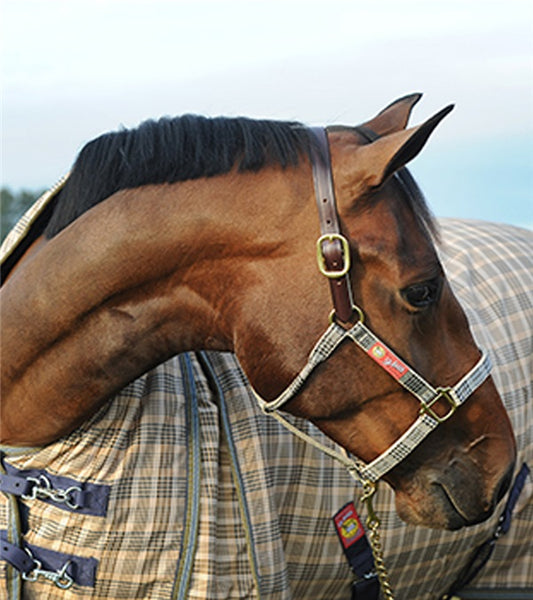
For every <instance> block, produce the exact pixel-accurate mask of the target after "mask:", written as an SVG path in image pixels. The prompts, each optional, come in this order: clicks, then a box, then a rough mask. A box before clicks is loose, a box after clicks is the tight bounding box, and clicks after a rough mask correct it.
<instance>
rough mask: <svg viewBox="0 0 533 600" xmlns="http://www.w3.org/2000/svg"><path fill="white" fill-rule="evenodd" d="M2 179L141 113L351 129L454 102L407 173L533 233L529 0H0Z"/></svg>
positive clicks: (48, 163) (60, 156) (461, 210)
mask: <svg viewBox="0 0 533 600" xmlns="http://www.w3.org/2000/svg"><path fill="white" fill-rule="evenodd" d="M0 6H1V14H0V17H1V29H0V34H1V48H0V49H1V53H0V56H1V72H2V121H1V129H2V159H1V183H2V185H6V186H9V187H11V188H12V189H14V190H17V189H20V188H29V189H41V188H46V187H50V186H51V185H53V184H54V183H55V181H56V180H57V179H59V178H60V177H61V176H62V175H63V174H64V173H66V172H67V171H68V170H69V168H70V166H71V164H72V163H73V161H74V159H75V157H76V154H77V153H78V152H79V150H80V149H81V147H82V146H83V145H84V144H85V143H86V142H88V141H89V140H91V139H93V138H94V137H96V136H98V135H100V134H101V133H104V132H106V131H110V130H116V129H117V128H120V127H123V126H125V127H134V126H136V125H138V124H139V123H140V122H142V121H143V120H145V119H147V118H158V117H161V116H166V115H171V116H173V115H179V114H183V113H196V114H204V115H208V116H217V115H228V116H234V115H246V116H251V117H261V118H276V119H289V120H298V121H302V122H304V123H306V124H309V125H329V124H334V123H342V124H348V125H349V124H353V125H355V124H357V123H361V122H363V121H365V120H367V119H368V118H370V117H372V116H373V115H375V114H376V113H377V112H379V111H380V110H381V109H382V108H383V107H385V106H386V105H388V104H389V103H390V102H391V101H393V100H394V99H396V98H399V97H401V96H403V95H405V94H408V93H411V92H423V93H424V97H423V99H422V100H421V102H420V103H419V104H418V105H417V107H416V108H415V111H414V114H413V117H412V123H413V124H417V123H420V122H422V121H423V120H425V119H426V118H428V117H429V116H431V115H432V114H433V113H435V112H437V111H438V110H439V109H440V108H442V107H444V106H446V105H448V104H451V103H453V104H455V109H454V111H453V112H452V113H451V114H450V115H449V116H448V117H447V118H446V119H445V120H444V122H443V123H442V124H441V125H440V126H439V128H438V129H437V131H436V132H435V133H434V134H433V136H432V138H431V140H430V141H429V143H428V144H427V146H426V147H425V148H424V150H423V152H422V153H421V154H420V156H419V157H417V158H416V159H415V160H414V161H413V163H411V171H412V173H413V175H414V176H415V178H416V179H417V181H418V182H419V184H420V185H421V187H422V190H423V191H424V193H425V195H426V197H427V200H428V202H429V204H430V206H431V208H432V209H433V211H434V212H435V214H437V215H438V216H453V217H465V218H476V219H485V220H491V221H497V222H505V223H511V224H514V225H519V226H525V227H529V228H531V227H533V194H532V192H533V169H532V166H533V135H532V134H533V2H531V0H505V1H502V0H442V1H441V0H365V1H362V0H324V1H320V2H318V1H315V0H227V1H225V0H219V1H216V0H210V1H207V0H192V1H191V0H185V1H180V0H1V5H0Z"/></svg>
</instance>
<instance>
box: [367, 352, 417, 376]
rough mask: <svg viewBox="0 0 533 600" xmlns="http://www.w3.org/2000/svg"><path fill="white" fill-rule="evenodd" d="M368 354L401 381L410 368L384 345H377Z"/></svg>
mask: <svg viewBox="0 0 533 600" xmlns="http://www.w3.org/2000/svg"><path fill="white" fill-rule="evenodd" d="M367 354H368V355H369V356H370V358H372V359H373V360H375V361H376V362H377V363H378V365H381V366H382V367H383V368H384V369H385V371H387V373H389V375H392V376H393V377H394V379H400V377H402V376H403V375H405V374H406V373H407V371H408V367H407V365H406V364H405V363H403V362H402V361H401V360H400V359H399V358H398V357H397V356H396V354H394V352H392V350H389V349H388V348H387V347H386V346H383V345H382V344H379V343H375V344H374V345H373V346H372V347H371V348H370V350H368V352H367Z"/></svg>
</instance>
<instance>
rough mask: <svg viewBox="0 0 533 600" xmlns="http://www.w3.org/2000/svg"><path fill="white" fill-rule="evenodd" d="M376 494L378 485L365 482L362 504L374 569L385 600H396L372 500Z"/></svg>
mask: <svg viewBox="0 0 533 600" xmlns="http://www.w3.org/2000/svg"><path fill="white" fill-rule="evenodd" d="M375 493H376V484H374V483H372V482H371V481H365V482H363V495H362V496H361V502H363V503H364V504H365V505H366V509H367V513H368V516H367V518H366V527H367V530H368V537H369V539H370V547H371V548H372V556H373V557H374V567H375V569H376V573H377V576H378V579H379V585H380V587H381V592H382V594H383V598H384V599H385V600H394V592H393V591H392V587H391V584H390V578H389V572H388V571H387V566H386V565H385V560H384V558H383V546H382V545H381V536H380V534H379V526H380V524H381V521H380V520H379V518H378V516H377V515H376V513H375V512H374V507H373V505H372V499H373V497H374V494H375Z"/></svg>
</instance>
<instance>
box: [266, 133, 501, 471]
mask: <svg viewBox="0 0 533 600" xmlns="http://www.w3.org/2000/svg"><path fill="white" fill-rule="evenodd" d="M311 131H312V133H313V134H314V135H315V137H316V141H317V147H316V148H315V147H313V150H312V154H311V156H312V165H313V179H314V184H315V193H316V201H317V207H318V214H319V219H320V229H321V236H320V238H319V239H318V242H317V258H318V266H319V269H320V271H321V273H322V274H323V275H325V276H326V277H327V278H328V280H329V283H330V289H331V296H332V300H333V307H334V311H333V313H332V318H331V319H330V320H331V323H330V325H329V327H328V328H327V330H326V331H325V333H324V334H323V335H322V336H321V338H320V339H319V340H318V342H317V343H316V345H315V347H314V348H313V349H312V350H311V353H310V354H309V357H308V360H307V364H306V365H305V366H304V368H303V369H302V370H301V371H300V373H299V374H298V375H297V376H296V377H295V379H294V380H293V381H292V382H291V383H290V384H289V386H288V387H287V388H286V389H285V390H284V391H283V392H282V393H281V394H280V395H279V396H278V397H277V398H275V399H274V400H272V401H270V402H267V401H265V400H264V399H262V398H261V397H260V396H259V395H258V394H257V393H255V396H256V398H257V400H258V402H259V405H260V406H261V408H262V410H263V411H264V412H265V413H267V414H270V415H272V416H273V417H274V418H276V419H277V420H278V421H280V422H281V423H282V424H283V425H284V426H285V427H287V428H288V429H289V430H290V431H292V432H293V433H294V434H295V435H297V436H298V437H300V438H302V439H304V440H305V441H306V442H308V443H310V444H311V445H313V446H315V447H317V448H318V449H320V450H321V451H322V452H325V453H326V454H328V455H330V456H332V457H333V458H335V459H337V460H338V461H340V462H341V463H342V464H344V465H345V466H346V467H347V468H348V470H349V471H350V473H351V474H352V476H353V477H354V478H355V479H357V480H359V481H362V482H372V483H375V482H376V481H378V480H379V479H381V478H382V477H383V476H384V475H385V474H386V473H387V472H388V471H390V470H391V469H392V468H394V467H395V466H396V465H397V464H398V463H400V462H401V461H402V460H404V458H406V457H407V456H408V455H409V454H410V453H411V452H412V451H413V450H414V449H415V448H416V447H417V446H418V445H419V444H420V443H421V442H422V441H423V440H424V439H425V438H426V437H427V436H428V435H429V434H430V433H431V432H432V431H433V430H434V429H435V428H436V427H437V426H438V425H439V424H440V423H443V422H444V421H446V420H447V419H449V418H450V417H451V416H452V415H453V413H454V412H455V411H456V410H457V408H458V407H459V406H461V405H462V404H463V403H464V402H465V401H466V400H467V399H468V398H469V397H470V395H471V394H472V393H473V392H474V391H475V390H476V389H477V388H478V387H479V386H480V385H481V384H482V383H483V382H484V381H485V380H486V379H487V377H488V376H489V374H490V371H491V362H490V359H489V356H488V354H486V353H482V356H481V358H480V360H479V361H478V362H477V363H476V364H475V365H474V367H473V368H472V369H471V370H470V371H469V372H468V373H467V374H466V375H465V376H464V377H463V378H462V379H461V380H460V381H459V382H458V383H457V384H456V385H454V386H453V387H437V388H435V387H433V386H432V385H431V384H430V383H428V382H427V381H426V380H425V379H424V378H423V377H422V376H421V375H419V374H418V373H416V371H414V370H413V369H412V368H411V367H410V366H409V365H408V364H406V363H405V362H404V361H403V360H402V359H400V358H399V357H398V356H397V355H396V354H395V353H394V352H393V351H392V350H391V349H390V348H389V347H388V346H387V345H386V344H385V343H384V342H383V341H382V340H381V339H380V338H379V337H378V336H376V335H375V334H374V333H373V332H372V331H371V330H370V329H369V328H368V327H367V326H366V325H365V324H364V322H363V321H364V314H363V311H362V310H361V309H360V308H359V307H358V306H356V305H355V304H354V303H353V299H352V292H351V285H350V276H349V272H350V247H349V242H348V240H347V239H346V238H345V237H344V236H343V235H342V233H341V229H340V225H339V219H338V215H337V208H336V202H335V193H334V189H333V180H332V173H331V159H330V155H329V145H328V139H327V133H326V131H325V129H323V128H312V129H311ZM354 316H355V317H356V318H357V321H356V323H355V324H354V325H349V326H348V327H343V326H341V325H339V324H338V321H340V322H343V323H350V322H353V319H354ZM344 340H351V341H353V342H354V343H355V344H356V345H357V346H359V347H360V348H361V349H362V350H363V351H364V352H365V353H366V354H367V355H368V356H369V357H370V358H372V360H374V361H375V362H376V363H377V364H378V365H379V366H380V367H382V368H383V369H384V370H385V371H386V372H387V373H388V374H389V375H391V376H392V377H393V378H394V379H395V380H396V381H397V382H398V383H399V384H400V385H401V386H403V387H404V388H405V389H406V390H408V391H409V392H411V393H412V394H413V395H414V396H415V397H416V398H417V399H418V401H419V402H420V414H419V417H418V418H417V419H416V421H415V422H414V423H413V424H412V425H411V427H409V429H408V430H407V431H406V432H405V433H404V434H403V435H402V436H401V437H400V438H398V439H397V440H396V441H395V442H394V443H393V444H392V445H391V446H389V448H388V449H387V450H385V451H384V452H383V453H382V454H381V455H380V456H378V457H377V458H376V459H374V460H373V461H372V462H371V463H369V464H366V463H364V462H363V461H362V460H360V459H358V458H357V457H354V456H351V455H349V454H348V453H346V454H342V453H341V452H338V451H337V450H336V449H334V448H332V447H331V446H326V445H325V444H322V443H321V442H319V441H318V440H316V439H315V438H313V437H311V436H310V435H308V434H306V433H305V432H303V431H302V430H300V429H298V428H297V427H295V426H294V425H293V424H292V423H291V422H290V421H288V420H287V419H286V418H285V417H284V416H282V415H281V414H280V413H279V412H278V411H279V409H280V408H282V407H283V406H284V405H285V404H286V403H287V402H289V400H291V399H292V398H294V396H295V395H296V394H298V392H299V391H300V390H301V389H302V387H303V386H304V385H305V383H306V381H307V379H308V378H309V377H310V375H311V374H312V373H313V371H314V369H315V368H316V367H317V366H318V365H319V364H320V363H322V362H324V361H325V360H327V359H328V358H329V357H330V356H331V355H332V354H333V353H334V352H335V350H336V349H337V348H338V347H339V345H340V344H341V343H342V342H343V341H344ZM437 402H439V403H441V404H442V403H444V405H445V406H446V409H447V410H446V412H445V414H444V415H441V414H438V413H437V411H436V407H435V405H436V403H437ZM439 412H440V411H439Z"/></svg>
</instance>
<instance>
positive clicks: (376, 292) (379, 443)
mask: <svg viewBox="0 0 533 600" xmlns="http://www.w3.org/2000/svg"><path fill="white" fill-rule="evenodd" d="M418 99H419V96H418V95H415V96H410V97H407V98H404V99H401V100H400V101H398V102H395V103H393V104H392V105H391V106H389V107H388V108H387V109H385V110H384V111H382V112H381V113H380V114H379V115H378V116H377V117H375V118H374V119H373V120H371V121H369V122H368V123H365V124H364V125H362V126H360V127H357V128H348V127H334V128H331V129H330V131H329V134H328V138H329V146H330V152H331V162H332V170H333V182H334V193H335V195H336V197H337V203H338V212H339V219H340V223H341V229H342V232H343V234H344V236H345V237H346V239H347V240H348V241H349V253H350V262H351V264H352V267H351V278H350V280H351V286H352V289H351V297H352V298H353V302H354V303H355V306H356V307H357V312H355V311H354V315H353V316H354V317H355V318H356V319H359V318H364V320H365V323H366V325H367V326H368V328H369V329H370V330H372V331H373V332H374V333H375V334H376V335H377V336H378V337H379V339H380V340H384V342H385V343H386V345H387V346H388V347H390V348H392V349H394V352H395V354H396V355H398V356H400V357H402V359H403V361H405V363H407V364H408V365H410V366H411V367H412V368H413V369H414V371H415V372H416V373H419V374H421V375H422V377H423V378H424V379H425V380H427V381H429V382H431V383H432V384H433V385H435V386H439V387H440V388H443V389H446V388H449V387H452V386H454V385H455V384H457V382H459V381H460V380H461V379H462V378H463V377H464V376H465V375H466V374H467V373H468V372H469V371H470V370H471V369H472V368H473V367H474V365H475V364H476V363H477V362H478V361H479V359H480V349H479V348H478V346H477V344H476V343H475V341H474V339H473V337H472V334H471V332H470V329H469V325H468V322H467V319H466V316H465V314H464V312H463V310H462V308H461V306H460V304H459V303H458V301H457V299H456V298H455V296H454V294H453V291H452V289H451V286H450V283H449V282H448V281H447V279H446V275H445V273H444V270H443V267H442V265H441V263H440V261H439V258H438V255H437V252H436V249H435V244H436V243H438V231H437V230H436V227H435V225H434V223H433V221H432V219H431V217H430V215H429V214H428V212H426V210H425V206H424V204H423V202H422V201H421V195H420V191H419V189H418V188H417V186H416V184H415V182H414V181H413V180H412V178H411V177H410V175H409V173H408V172H407V171H406V169H405V165H406V164H407V162H408V161H410V160H411V159H413V158H414V157H415V156H416V155H417V154H418V152H419V151H420V150H421V149H422V147H423V146H424V144H425V142H426V140H427V139H428V137H429V135H430V134H431V133H432V131H433V130H434V128H435V127H436V126H437V124H438V123H439V122H440V121H441V120H442V118H443V117H444V116H446V114H448V112H449V111H450V110H451V107H449V108H447V109H444V110H443V111H441V112H440V113H438V114H437V115H435V116H434V117H432V118H431V119H429V120H428V121H426V122H425V123H424V124H422V125H420V126H418V127H414V128H412V129H406V125H407V119H408V116H409V113H410V111H411V108H412V106H413V105H414V104H415V103H416V101H417V100H418ZM291 225H292V229H291V231H292V236H293V238H295V239H296V240H297V242H296V245H299V246H300V247H301V251H300V252H298V251H295V252H294V254H291V258H290V259H289V258H286V257H284V259H283V260H284V261H285V262H286V263H288V264H290V265H291V266H290V267H288V266H287V265H285V266H284V267H281V265H280V266H279V268H278V271H277V272H278V274H279V275H281V274H283V281H284V285H283V287H282V288H281V294H280V293H279V290H278V293H277V294H275V293H274V292H272V293H271V294H266V295H265V296H264V298H265V300H264V301H263V302H261V301H260V300H259V299H258V298H255V300H254V302H255V305H254V306H255V308H253V309H252V308H250V309H249V310H250V311H253V319H250V320H249V321H248V322H246V324H245V323H244V322H243V323H242V331H239V337H242V338H243V339H244V340H245V342H244V343H243V347H242V349H241V361H242V362H243V364H244V366H245V370H246V371H247V373H248V377H249V378H250V381H251V383H252V386H254V388H255V389H256V390H257V392H258V394H259V395H260V396H261V397H262V398H263V399H266V400H267V404H268V401H271V402H272V401H273V400H274V399H275V398H276V397H278V395H279V394H280V393H282V391H283V389H284V387H286V386H287V385H289V384H290V381H291V380H292V379H293V378H294V377H295V375H296V373H297V372H298V365H300V366H301V364H302V356H301V349H302V348H306V347H307V348H308V347H309V343H310V340H316V339H317V338H318V336H319V335H320V328H321V327H323V326H324V323H325V316H326V315H327V314H328V313H329V311H330V310H331V307H332V302H331V298H330V297H329V294H328V292H327V290H328V285H327V283H326V281H325V280H324V279H323V280H322V281H321V280H320V275H319V274H318V270H317V269H316V265H311V264H310V261H309V259H308V257H309V256H310V255H311V254H312V252H311V249H310V248H309V246H308V244H307V242H308V241H309V238H310V237H313V236H310V235H309V233H304V232H303V231H302V232H301V231H299V229H298V227H297V225H296V223H295V222H294V221H292V222H291ZM306 226H307V224H306ZM304 240H305V242H306V243H305V244H304ZM272 277H274V275H272ZM278 281H279V278H278ZM339 285H340V283H339ZM286 306H290V307H291V308H292V311H291V313H290V316H289V315H288V314H287V312H286V311H285V310H282V307H286ZM258 308H259V310H258ZM317 315H319V317H318V318H317ZM320 315H322V317H320ZM350 326H351V323H348V325H347V327H350ZM258 340H260V342H259V343H258ZM265 348H267V349H268V356H265V354H264V351H265ZM291 367H292V369H291ZM274 374H275V375H274ZM445 404H446V402H444V403H443V402H438V403H437V404H436V406H437V407H438V408H436V411H437V413H438V414H440V415H441V416H443V415H445V414H446V412H447V407H446V406H445ZM283 409H284V410H286V411H288V412H290V413H292V414H294V415H298V416H301V417H305V418H306V419H309V420H311V421H312V422H313V423H315V424H316V425H317V426H318V427H319V428H320V429H321V430H322V431H324V432H325V433H326V434H327V435H328V436H329V437H331V438H332V439H334V440H335V441H337V442H338V443H339V444H340V445H341V446H343V447H344V448H345V449H347V450H349V452H351V453H352V454H353V455H355V456H357V457H360V458H361V459H363V460H364V461H366V462H370V463H371V462H372V461H374V460H375V459H376V457H379V456H380V455H381V454H382V453H384V452H386V451H387V449H388V448H390V447H391V445H393V444H394V443H395V442H396V441H397V440H398V439H399V438H400V437H401V436H402V435H403V434H404V433H405V432H406V431H407V430H408V429H409V427H410V426H412V424H413V423H414V422H415V421H416V419H417V418H418V416H419V415H420V409H421V407H420V402H419V400H417V398H415V397H414V396H413V394H412V393H410V392H409V391H408V390H406V389H404V388H402V387H401V386H400V385H399V384H398V382H397V381H396V380H395V379H394V377H393V378H391V377H390V376H389V374H388V373H387V372H386V371H385V370H383V369H382V368H380V367H379V366H378V365H377V364H376V362H373V361H372V360H370V359H369V358H368V356H366V355H365V354H364V353H363V352H362V351H361V349H360V348H358V347H356V346H354V344H350V343H346V342H345V341H344V342H343V343H342V344H341V345H340V347H339V349H338V352H336V354H335V355H333V354H332V355H331V357H329V358H328V360H327V361H325V362H324V363H323V364H321V365H319V366H318V367H317V368H316V369H315V370H314V372H313V374H312V375H310V377H309V379H308V380H307V381H306V382H305V385H302V387H301V389H299V391H298V393H297V394H295V395H294V397H293V398H292V399H290V400H289V401H288V403H286V404H284V406H283ZM438 414H437V415H436V416H437V418H438ZM448 416H449V418H443V419H442V423H441V424H440V425H439V426H438V428H437V429H436V430H435V431H434V432H432V433H431V434H429V435H428V437H427V439H425V440H424V441H423V442H422V443H421V444H420V445H419V446H418V447H417V448H416V449H415V450H413V451H412V452H410V454H409V455H407V456H406V457H405V458H403V460H401V462H400V463H399V464H398V465H397V466H395V467H394V468H393V469H392V470H390V472H388V473H387V474H386V475H385V476H384V479H386V480H387V481H388V483H390V485H391V486H392V487H393V488H394V490H395V493H396V503H397V510H398V513H399V515H400V516H401V517H402V518H403V519H404V520H406V521H408V522H411V523H416V524H420V525H424V526H429V527H435V528H447V529H457V528H460V527H462V526H464V525H470V524H474V523H477V522H480V521H482V520H484V519H486V518H488V517H489V516H490V515H491V514H492V512H493V510H494V508H495V506H496V504H497V503H498V502H499V500H500V499H501V498H502V496H503V495H504V493H505V492H506V491H507V489H508V486H509V483H510V479H511V476H512V471H513V466H514V460H515V453H516V449H515V441H514V437H513V433H512V429H511V425H510V422H509V419H508V417H507V414H506V412H505V409H504V407H503V405H502V402H501V399H500V397H499V395H498V392H497V390H496V388H495V385H494V383H493V381H492V379H491V378H487V380H485V381H484V382H483V383H482V385H480V387H479V388H478V389H476V390H475V392H474V393H473V394H472V396H471V397H470V398H469V399H468V401H467V402H465V404H464V406H461V407H460V409H459V410H457V411H456V412H455V414H453V415H448Z"/></svg>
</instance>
